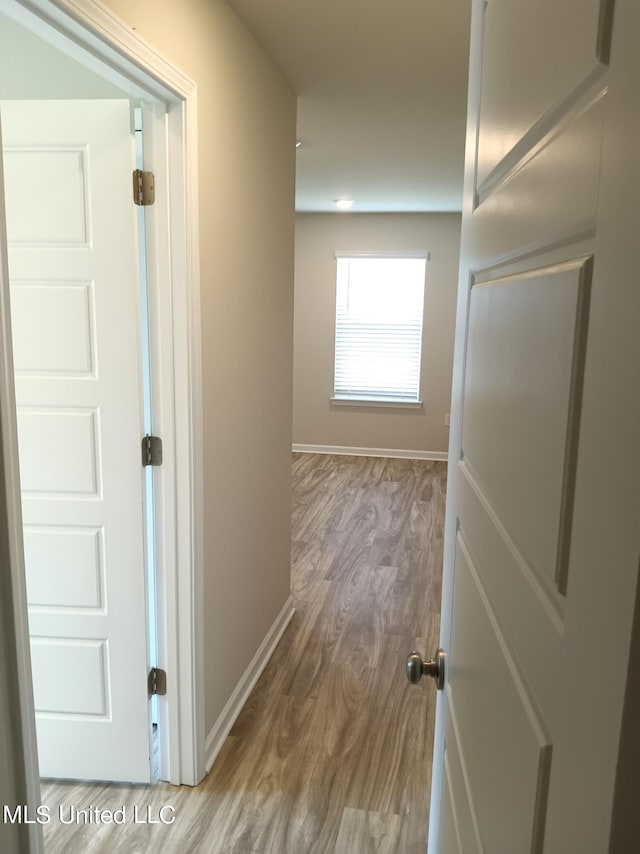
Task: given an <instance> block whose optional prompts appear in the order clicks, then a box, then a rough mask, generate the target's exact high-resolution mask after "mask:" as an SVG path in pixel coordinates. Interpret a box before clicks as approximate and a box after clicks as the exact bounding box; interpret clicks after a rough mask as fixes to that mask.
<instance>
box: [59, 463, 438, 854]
mask: <svg viewBox="0 0 640 854" xmlns="http://www.w3.org/2000/svg"><path fill="white" fill-rule="evenodd" d="M445 484H446V464H445V463H441V462H421V461H412V460H391V459H377V458H363V457H336V456H321V455H302V454H294V457H293V543H292V589H293V596H294V599H295V603H296V614H295V616H294V618H293V620H292V622H291V624H290V626H289V628H288V629H287V631H286V633H285V635H284V636H283V638H282V641H281V642H280V644H279V646H278V648H277V650H276V652H275V654H274V655H273V657H272V659H271V661H270V662H269V664H268V666H267V668H266V670H265V672H264V673H263V675H262V677H261V678H260V680H259V681H258V683H257V685H256V687H255V689H254V691H253V692H252V694H251V696H250V698H249V700H248V702H247V704H246V705H245V707H244V709H243V711H242V713H241V714H240V717H239V718H238V720H237V722H236V724H235V726H234V727H233V729H232V731H231V734H230V736H229V737H228V738H227V740H226V742H225V744H224V747H223V749H222V751H221V754H220V756H219V758H218V761H217V762H216V764H215V766H214V768H213V769H212V771H211V773H210V774H209V776H208V777H207V778H206V780H205V781H204V782H203V783H202V784H201V785H200V786H199V787H197V788H195V789H193V788H188V787H172V786H167V785H164V784H163V785H158V786H154V787H151V788H149V787H134V786H114V785H109V786H105V785H91V786H87V785H82V786H79V785H73V784H55V783H50V784H46V785H44V786H43V802H44V803H45V804H47V805H49V806H50V809H51V816H52V819H51V822H50V824H48V825H46V826H45V827H44V831H45V840H46V843H45V846H46V852H47V854H74V852H83V854H84V852H86V854H92V852H120V851H121V852H126V854H143V852H154V854H155V852H167V854H174V852H175V854H191V853H192V852H194V854H196V852H197V854H200V853H201V852H202V854H222V853H223V852H224V854H227V853H228V854H249V852H251V854H254V852H255V854H258V853H259V854H329V852H338V854H368V852H377V854H392V852H393V854H424V852H425V849H426V841H425V840H426V830H427V823H428V787H429V782H430V779H429V778H430V770H431V759H432V744H433V723H434V720H433V719H434V709H435V687H434V686H433V685H432V684H428V685H427V684H422V685H420V686H417V687H416V686H412V685H409V683H408V682H407V680H406V678H405V676H404V660H405V658H406V655H407V653H408V652H409V651H410V650H411V649H412V648H413V647H414V646H415V647H417V648H418V649H419V650H420V651H421V652H423V653H428V654H429V655H430V654H431V653H432V652H433V650H434V649H435V647H436V646H437V641H438V635H439V607H440V583H441V563H442V536H443V523H444V498H445ZM59 805H62V810H63V818H64V819H69V818H70V813H69V809H70V805H73V806H75V807H76V808H78V809H80V808H85V809H86V808H87V807H88V806H89V805H93V806H95V807H98V808H100V809H117V808H119V807H122V806H124V807H125V813H124V818H125V823H124V824H122V825H116V824H113V823H111V824H105V823H91V824H82V823H80V824H67V825H64V824H61V823H60V822H59V820H58V812H59ZM134 806H135V807H137V818H138V819H139V820H140V821H142V822H145V821H146V820H147V818H149V819H153V820H155V821H157V822H159V821H160V809H161V807H162V806H166V807H172V808H173V810H175V813H172V812H171V810H169V809H165V811H164V813H162V817H164V818H165V820H169V819H170V818H172V816H173V815H175V821H174V822H173V823H172V824H163V823H161V822H160V823H156V824H151V823H137V824H136V823H134V818H135V817H134V814H133V811H134ZM147 810H148V812H147ZM118 817H122V814H120V815H119V816H118Z"/></svg>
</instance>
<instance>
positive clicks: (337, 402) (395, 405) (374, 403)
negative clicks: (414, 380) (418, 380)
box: [329, 397, 422, 409]
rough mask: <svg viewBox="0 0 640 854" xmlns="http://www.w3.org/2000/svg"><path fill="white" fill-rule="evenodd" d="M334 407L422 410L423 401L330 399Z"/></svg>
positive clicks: (377, 398) (361, 398) (375, 398)
mask: <svg viewBox="0 0 640 854" xmlns="http://www.w3.org/2000/svg"><path fill="white" fill-rule="evenodd" d="M329 400H330V402H331V405H332V406H366V407H368V408H372V407H375V408H378V407H381V408H389V409H422V401H421V400H385V399H384V398H379V397H370V398H366V397H330V398H329Z"/></svg>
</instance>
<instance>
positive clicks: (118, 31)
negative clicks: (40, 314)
mask: <svg viewBox="0 0 640 854" xmlns="http://www.w3.org/2000/svg"><path fill="white" fill-rule="evenodd" d="M3 10H4V11H6V12H7V13H8V14H12V13H16V14H15V16H16V17H22V18H24V16H25V14H26V15H31V16H35V17H36V18H37V19H39V21H40V22H42V26H44V27H46V28H48V29H49V30H50V31H53V32H54V33H58V34H61V35H63V36H66V37H67V38H69V39H71V40H72V42H74V43H75V44H76V45H78V47H79V48H81V49H84V50H86V51H88V52H89V53H90V54H92V55H93V56H94V57H95V58H96V60H95V61H96V69H97V70H100V68H102V67H103V66H104V63H105V62H108V65H109V66H110V67H111V68H115V69H116V71H117V72H118V73H119V75H121V77H122V78H124V80H125V81H129V82H130V84H131V85H132V86H134V87H136V88H137V89H140V88H141V89H143V90H144V91H146V92H149V94H150V95H152V96H153V97H154V98H156V99H159V100H160V101H162V102H164V103H165V104H166V114H165V120H164V123H163V122H162V120H161V118H159V117H156V121H154V122H153V130H152V134H153V138H152V147H153V150H154V154H155V155H156V157H157V160H156V164H154V169H155V172H156V188H157V195H158V196H159V197H160V198H162V199H164V200H165V203H164V205H159V207H158V209H157V210H156V211H155V212H154V213H155V223H154V228H155V240H154V241H153V244H154V246H153V250H152V252H151V253H150V255H151V259H150V281H149V288H150V301H151V304H152V306H153V308H152V312H151V319H150V322H151V329H152V334H153V338H154V341H155V346H154V348H153V353H152V365H151V367H152V374H153V376H154V381H156V382H157V383H158V386H159V387H161V388H162V395H159V394H157V395H155V396H154V423H155V424H156V425H158V428H157V432H158V433H159V434H160V435H161V436H162V438H163V441H164V461H163V469H162V476H161V478H159V479H158V480H159V482H158V490H157V502H156V529H157V530H158V531H160V532H162V533H161V537H162V540H161V543H160V544H159V545H160V548H161V550H162V555H163V561H162V562H161V564H160V565H159V567H158V581H159V596H160V597H161V599H160V602H159V612H160V613H163V614H164V615H165V619H164V620H163V624H162V626H161V631H160V637H159V642H160V650H159V660H160V661H161V662H163V663H164V666H165V669H166V670H167V673H168V680H169V686H170V689H169V691H168V693H167V697H166V701H165V702H166V705H165V710H164V715H165V723H166V726H165V727H164V730H165V733H164V744H163V748H164V750H163V753H164V761H163V774H162V776H163V777H164V778H165V779H167V780H169V782H171V783H174V784H180V783H182V784H187V785H195V784H197V783H198V782H200V780H201V779H202V778H203V777H204V771H205V769H204V690H203V681H204V680H203V673H204V667H203V656H204V644H203V624H204V614H203V609H202V602H203V595H202V590H203V576H202V541H203V522H202V492H203V489H202V475H201V472H202V465H201V461H202V429H201V420H202V419H201V412H202V404H201V393H200V389H201V357H200V314H199V312H200V300H199V251H198V198H197V129H196V115H197V105H196V87H195V84H194V83H193V81H191V80H190V79H189V78H187V77H186V76H185V75H184V74H182V73H181V72H180V71H179V70H178V69H176V68H175V67H174V66H172V65H171V64H170V63H169V62H167V61H166V60H165V59H164V58H163V57H161V56H160V55H159V54H157V53H156V52H155V51H154V50H153V49H152V48H150V47H149V46H148V45H147V44H146V43H144V42H143V41H142V40H141V39H140V38H139V37H137V36H136V35H135V33H133V32H132V31H130V30H129V29H128V28H127V27H125V26H124V25H123V23H122V22H121V21H120V20H119V19H118V18H116V17H115V16H113V15H112V14H111V13H110V12H109V11H108V10H106V9H105V8H104V7H103V6H101V5H98V4H97V3H95V2H94V0H56V3H55V5H54V4H53V3H51V2H49V0H9V2H6V3H3ZM3 210H4V208H3ZM0 234H1V239H2V242H3V244H4V245H3V250H6V232H5V230H4V228H3V229H2V231H1V232H0ZM169 246H170V247H171V252H169V251H168V247H169ZM3 254H4V252H3ZM1 284H2V289H3V291H4V290H5V289H6V290H8V279H7V275H6V269H5V270H4V271H3V276H2V282H1ZM7 298H8V295H7V294H5V293H3V294H2V303H3V304H5V305H8V302H6V300H7ZM5 322H6V323H7V324H8V316H7V319H6V320H5ZM9 368H11V369H12V363H11V362H9ZM4 386H5V388H4V389H0V393H3V394H2V396H3V397H4V399H5V401H6V400H7V399H9V400H11V399H13V389H12V388H11V386H12V379H11V376H10V374H9V372H7V376H6V377H4ZM7 395H8V398H7ZM3 402H4V401H3ZM14 412H15V409H14ZM5 435H6V447H5V453H6V454H7V455H8V456H9V457H11V458H12V459H15V461H16V462H17V435H16V433H15V430H13V431H11V430H9V431H8V432H7V433H6V434H5ZM18 504H19V502H18ZM18 515H19V514H18ZM16 558H17V559H16V560H15V561H14V562H13V563H12V571H13V574H14V588H15V589H16V590H17V591H18V592H19V591H23V593H24V560H23V556H22V553H21V550H19V553H18V554H17V555H16ZM17 598H18V601H17V602H16V603H15V604H16V615H15V631H16V642H17V647H18V650H19V661H20V686H19V690H20V694H21V711H22V723H23V731H24V733H25V742H26V743H25V745H24V746H25V753H26V757H27V762H28V766H29V768H30V772H31V773H30V777H32V778H33V779H32V781H31V790H30V792H29V794H30V799H33V802H34V804H36V803H37V802H39V792H38V786H37V781H38V770H37V759H36V755H37V749H36V744H35V729H34V727H33V697H32V690H31V673H30V664H29V652H28V624H27V613H26V606H25V602H24V596H22V597H21V596H20V595H18V597H17ZM21 599H22V601H20V600H21ZM171 686H173V688H172V687H171ZM37 837H38V833H37V830H36V831H34V837H33V839H34V842H35V840H36V839H37ZM33 850H36V849H33Z"/></svg>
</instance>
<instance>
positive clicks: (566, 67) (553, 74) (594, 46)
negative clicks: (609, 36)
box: [477, 0, 610, 187]
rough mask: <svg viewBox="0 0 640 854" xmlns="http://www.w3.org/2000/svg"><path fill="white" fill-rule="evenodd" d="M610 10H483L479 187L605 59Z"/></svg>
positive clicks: (523, 5) (540, 6)
mask: <svg viewBox="0 0 640 854" xmlns="http://www.w3.org/2000/svg"><path fill="white" fill-rule="evenodd" d="M609 5H610V3H609V2H608V0H602V2H601V0H570V2H563V3H558V2H554V0H524V2H519V3H513V2H510V0H490V2H488V3H487V4H486V11H485V16H484V32H483V54H482V70H481V89H480V105H479V133H478V162H477V186H478V187H482V185H483V184H484V183H485V182H486V181H487V179H488V178H489V176H490V175H491V173H492V172H494V171H495V170H497V169H498V167H499V166H500V164H502V163H503V161H504V160H505V158H507V156H508V155H510V154H511V155H512V157H513V158H514V159H515V158H517V154H518V151H517V149H518V147H519V146H521V144H522V141H523V139H524V138H525V137H526V136H527V135H528V134H530V133H531V132H532V129H533V128H534V126H536V124H544V120H545V119H546V120H547V121H548V122H549V123H553V120H554V115H553V112H554V111H555V110H557V109H561V104H562V102H563V101H564V100H566V99H571V98H572V97H573V96H574V94H575V92H576V91H578V90H580V89H581V88H582V87H584V85H585V81H588V80H589V77H590V75H591V74H592V73H593V72H594V69H595V68H597V66H598V64H599V63H600V61H601V58H603V57H604V55H605V44H604V43H605V36H606V33H605V30H606V26H607V20H608V19H607V15H608V11H609V10H608V7H609ZM541 132H544V128H541ZM527 145H528V147H530V143H528V144H527Z"/></svg>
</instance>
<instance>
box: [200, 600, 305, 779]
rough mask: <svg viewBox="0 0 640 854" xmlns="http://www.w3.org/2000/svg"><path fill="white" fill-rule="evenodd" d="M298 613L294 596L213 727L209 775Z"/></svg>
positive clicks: (207, 748) (207, 752)
mask: <svg viewBox="0 0 640 854" xmlns="http://www.w3.org/2000/svg"><path fill="white" fill-rule="evenodd" d="M294 613H295V608H294V607H293V599H292V598H291V596H290V597H289V598H288V599H287V601H286V602H285V604H284V607H283V608H282V610H281V611H280V613H279V614H278V616H277V617H276V619H275V621H274V623H273V625H272V626H271V628H270V629H269V631H268V632H267V634H266V637H265V639H264V640H263V641H262V643H261V644H260V646H259V647H258V651H257V652H256V654H255V655H254V656H253V659H252V660H251V663H250V664H249V666H248V667H247V669H246V670H245V672H244V673H243V674H242V677H241V679H240V681H239V682H238V684H237V685H236V687H235V689H234V691H233V694H232V695H231V696H230V697H229V700H228V702H227V704H226V706H225V707H224V709H223V710H222V712H221V713H220V716H219V718H218V720H217V721H216V722H215V724H214V725H213V726H212V728H211V730H210V732H209V735H208V736H207V739H206V742H205V768H206V770H207V773H209V771H210V770H211V766H212V765H213V763H214V762H215V761H216V757H217V756H218V753H219V752H220V750H221V749H222V745H223V744H224V740H225V738H226V737H227V736H228V735H229V732H230V730H231V727H232V726H233V725H234V723H235V721H236V718H237V717H238V715H239V714H240V712H241V711H242V707H243V706H244V704H245V703H246V702H247V699H248V697H249V694H250V693H251V691H252V690H253V687H254V685H255V684H256V682H257V681H258V679H259V678H260V675H261V673H262V671H263V670H264V669H265V667H266V666H267V663H268V661H269V659H270V658H271V656H272V655H273V652H274V650H275V648H276V646H277V645H278V641H279V640H280V638H281V637H282V635H283V634H284V631H285V629H286V628H287V626H288V625H289V623H290V621H291V618H292V617H293V615H294Z"/></svg>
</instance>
